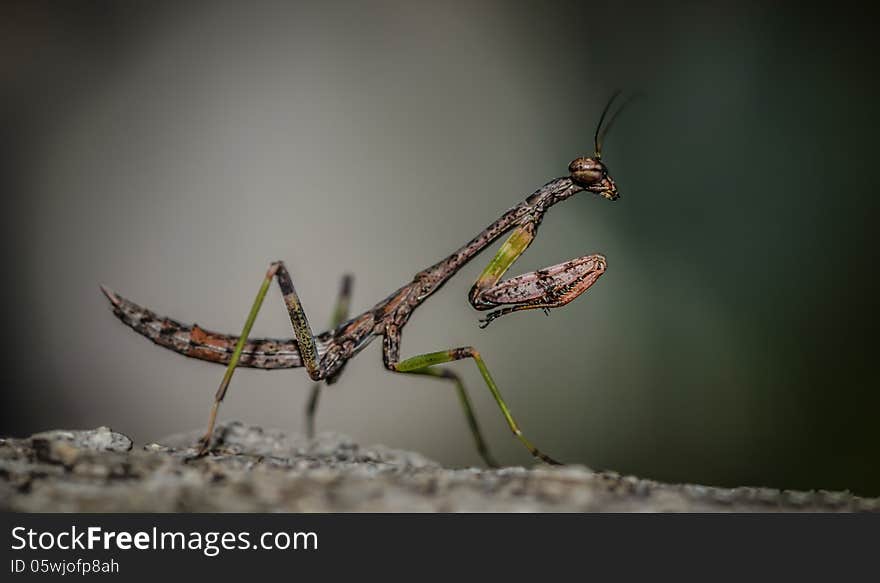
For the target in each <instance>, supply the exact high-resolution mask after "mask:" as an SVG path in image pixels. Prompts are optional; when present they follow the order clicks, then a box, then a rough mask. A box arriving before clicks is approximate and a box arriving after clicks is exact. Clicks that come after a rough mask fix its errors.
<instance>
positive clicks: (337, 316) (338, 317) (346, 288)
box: [306, 274, 354, 438]
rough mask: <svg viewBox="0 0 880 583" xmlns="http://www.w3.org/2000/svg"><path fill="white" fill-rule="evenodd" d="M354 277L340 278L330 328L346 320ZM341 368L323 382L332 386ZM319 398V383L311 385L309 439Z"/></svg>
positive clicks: (307, 432)
mask: <svg viewBox="0 0 880 583" xmlns="http://www.w3.org/2000/svg"><path fill="white" fill-rule="evenodd" d="M353 281H354V277H353V276H352V275H351V274H345V275H343V276H342V284H341V285H340V286H339V296H337V298H336V307H335V308H334V309H333V316H332V317H331V318H330V328H331V329H332V328H336V327H337V326H339V325H340V324H342V323H343V322H345V321H346V320H347V319H348V312H349V307H350V306H351V285H352V282H353ZM344 367H345V365H343V366H341V367H340V368H339V369H338V370H337V371H336V372H334V373H333V374H332V375H330V376H328V377H327V378H326V379H325V380H324V382H326V383H327V384H328V385H332V384H333V383H335V382H336V380H337V379H338V378H339V375H340V374H341V373H342V369H343V368H344ZM320 398H321V383H315V384H313V385H312V390H311V392H310V393H309V400H308V404H307V405H306V435H308V437H309V438H312V437H314V436H315V414H316V413H317V411H318V401H319V400H320Z"/></svg>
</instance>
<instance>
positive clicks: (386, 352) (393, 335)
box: [382, 326, 498, 468]
mask: <svg viewBox="0 0 880 583" xmlns="http://www.w3.org/2000/svg"><path fill="white" fill-rule="evenodd" d="M383 345H384V346H383V351H382V354H383V357H384V360H385V367H386V368H387V369H388V370H391V371H394V372H401V373H408V374H420V375H427V376H433V377H436V378H440V379H445V380H448V381H452V383H453V384H454V385H455V389H456V391H457V392H458V399H459V401H460V402H461V407H462V409H463V410H464V415H465V417H466V418H467V422H468V427H470V429H471V434H473V436H474V443H475V444H476V446H477V452H478V453H479V454H480V457H482V458H483V461H484V462H486V465H487V466H489V467H492V468H495V467H498V463H497V462H496V461H495V459H494V458H493V457H492V454H490V453H489V447H488V446H487V445H486V440H485V439H483V432H482V431H480V424H479V423H478V422H477V416H476V414H475V413H474V407H473V405H472V404H471V398H470V396H469V395H468V391H467V389H466V388H465V386H464V383H463V382H462V381H461V378H460V377H459V376H458V375H457V374H456V373H455V372H454V371H451V370H448V369H436V368H428V367H418V366H416V367H414V368H410V369H408V370H402V369H401V368H400V365H401V364H403V363H401V362H398V360H399V359H398V354H399V352H400V330H399V329H398V327H397V326H389V327H388V328H387V329H386V330H385V336H384V342H383ZM416 358H417V357H416ZM411 360H412V359H407V360H406V361H404V362H409V361H411Z"/></svg>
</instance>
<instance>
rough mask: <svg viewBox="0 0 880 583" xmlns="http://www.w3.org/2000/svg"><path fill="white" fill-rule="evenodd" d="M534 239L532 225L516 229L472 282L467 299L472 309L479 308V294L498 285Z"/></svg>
mask: <svg viewBox="0 0 880 583" xmlns="http://www.w3.org/2000/svg"><path fill="white" fill-rule="evenodd" d="M534 239H535V226H534V224H532V223H528V224H526V225H523V226H520V227H517V228H516V229H514V230H513V232H512V233H511V234H510V236H509V237H508V238H507V240H506V241H504V243H502V244H501V247H500V248H499V249H498V253H496V254H495V257H493V258H492V261H490V262H489V265H487V266H486V269H484V270H483V273H481V274H480V277H478V278H477V281H476V282H474V285H473V287H471V291H470V293H469V294H468V299H469V300H470V302H471V304H472V305H473V306H474V307H479V306H480V294H482V293H483V292H484V291H486V290H487V289H489V288H490V287H492V286H494V285H495V284H496V283H498V280H500V279H501V278H502V277H503V276H504V274H505V273H506V272H507V270H508V269H510V266H511V265H513V263H514V262H515V261H516V260H517V259H519V256H520V255H522V254H523V252H525V250H526V249H527V248H528V247H529V245H531V244H532V241H533V240H534Z"/></svg>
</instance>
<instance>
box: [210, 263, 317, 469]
mask: <svg viewBox="0 0 880 583" xmlns="http://www.w3.org/2000/svg"><path fill="white" fill-rule="evenodd" d="M276 277H277V278H278V285H279V287H280V288H281V293H282V294H283V295H284V304H285V305H286V306H287V312H288V314H289V315H290V323H291V324H292V325H293V333H294V335H295V336H296V340H297V344H298V346H299V352H300V356H301V357H302V361H303V364H304V365H305V367H306V370H307V371H308V373H309V376H310V377H311V378H312V379H313V380H316V381H319V380H322V379H323V378H324V374H323V371H322V370H321V366H320V363H319V362H318V349H317V346H316V344H315V337H314V335H313V334H312V329H311V327H310V326H309V321H308V319H307V318H306V314H305V312H304V311H303V309H302V304H301V303H300V301H299V296H298V295H297V294H296V290H295V289H294V287H293V281H292V280H291V279H290V274H289V273H288V272H287V268H286V267H285V266H284V262H283V261H276V262H274V263H272V264H271V265H270V266H269V270H268V271H267V272H266V276H265V278H264V279H263V283H262V284H261V285H260V289H259V290H258V291H257V297H256V298H255V299H254V303H253V305H252V306H251V311H250V312H249V313H248V316H247V319H246V320H245V323H244V328H242V331H241V336H239V338H238V342H237V343H236V345H235V349H234V350H233V352H232V357H231V359H230V361H229V364H228V365H227V367H226V372H225V374H224V375H223V380H221V381H220V386H219V387H218V388H217V393H216V394H215V395H214V405H213V406H212V407H211V414H210V417H209V418H208V429H207V431H205V435H204V436H203V437H202V439H201V440H200V442H199V443H200V447H199V455H204V454H205V453H207V451H208V446H209V445H210V443H211V435H212V434H213V433H214V424H215V422H216V421H217V412H218V411H219V409H220V403H221V402H222V401H223V398H224V397H225V396H226V391H227V390H228V389H229V383H230V382H231V381H232V375H233V374H234V373H235V367H236V366H238V361H239V359H240V358H241V352H242V350H243V349H244V345H245V343H247V339H248V335H249V334H250V333H251V328H252V327H253V325H254V321H255V320H256V319H257V314H258V313H259V311H260V307H262V305H263V300H264V299H265V297H266V292H267V291H269V285H270V284H271V283H272V279H273V278H276Z"/></svg>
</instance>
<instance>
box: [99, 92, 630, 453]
mask: <svg viewBox="0 0 880 583" xmlns="http://www.w3.org/2000/svg"><path fill="white" fill-rule="evenodd" d="M618 94H619V92H617V93H615V94H614V95H613V96H612V97H611V99H610V100H609V101H608V103H607V105H606V106H605V109H604V110H603V111H602V115H601V116H600V118H599V123H598V124H597V126H596V132H595V135H594V138H593V144H594V147H595V151H594V155H593V156H591V157H587V156H582V157H578V158H575V159H574V160H572V162H571V163H570V164H569V166H568V171H569V174H568V176H563V177H560V178H556V179H554V180H551V181H550V182H548V183H547V184H545V185H544V186H542V187H541V188H539V189H538V190H536V191H535V192H534V193H533V194H531V195H530V196H529V197H528V198H526V199H525V200H524V201H522V202H521V203H519V204H518V205H516V206H514V207H513V208H511V209H509V210H508V211H507V212H505V213H504V214H502V215H501V216H500V217H499V218H498V219H496V220H495V221H494V222H493V223H492V224H490V225H489V226H488V227H486V228H485V229H484V230H483V231H481V232H480V233H478V234H477V235H476V236H475V237H474V238H473V239H471V240H470V241H469V242H467V243H466V244H465V245H464V246H462V247H461V248H459V249H457V250H456V251H454V252H453V253H452V254H451V255H449V256H448V257H446V258H445V259H442V260H441V261H439V262H437V263H435V264H434V265H431V266H430V267H428V268H427V269H424V270H422V271H420V272H418V273H416V274H415V275H414V276H413V278H412V280H411V281H410V282H409V283H407V284H405V285H403V286H402V287H400V288H398V289H397V290H396V291H394V292H393V293H391V294H390V295H389V296H388V297H386V298H385V299H383V300H382V301H380V302H379V303H377V304H376V305H375V306H373V307H372V308H370V309H369V310H367V311H365V312H363V313H362V314H359V315H357V316H354V317H349V314H348V312H349V304H350V296H351V287H352V278H351V276H345V277H344V278H343V281H342V286H341V289H340V293H339V300H338V303H337V307H336V310H335V311H334V315H333V318H332V321H331V326H330V329H329V330H327V331H326V332H323V333H321V334H318V335H315V334H314V333H313V332H312V327H311V326H310V325H309V321H308V318H307V317H306V312H305V310H304V309H303V307H302V303H301V302H300V299H299V296H298V295H297V293H296V290H295V288H294V286H293V280H292V278H291V276H290V273H289V272H288V270H287V267H286V266H285V264H284V262H283V261H275V262H273V263H271V264H270V265H269V269H268V271H267V272H266V275H265V277H264V278H263V281H262V283H261V285H260V288H259V290H258V292H257V295H256V298H255V299H254V302H253V305H252V306H251V310H250V312H249V313H248V315H247V319H246V320H245V324H244V327H243V329H242V331H241V334H240V335H239V336H237V337H236V336H232V335H226V334H220V333H217V332H211V331H209V330H206V329H204V328H201V327H200V326H198V325H197V324H192V325H188V324H182V323H180V322H178V321H176V320H172V319H171V318H167V317H163V316H159V315H157V314H155V313H154V312H152V311H150V310H148V309H146V308H144V307H141V306H139V305H137V304H135V303H134V302H132V301H130V300H128V299H126V298H124V297H122V296H121V295H119V294H117V293H115V292H114V291H112V290H110V289H109V288H107V287H105V286H101V290H102V291H103V292H104V295H106V296H107V299H108V300H110V303H111V304H112V308H113V313H114V314H115V315H116V316H117V317H118V318H119V319H120V320H121V321H122V322H123V323H125V324H126V325H128V326H130V327H131V328H132V329H134V330H135V331H136V332H139V333H140V334H142V335H144V336H146V337H147V338H149V339H150V340H152V341H153V342H154V343H155V344H158V345H159V346H162V347H163V348H167V349H170V350H173V351H175V352H178V353H180V354H183V355H184V356H188V357H191V358H196V359H201V360H206V361H209V362H214V363H218V364H225V365H226V372H225V374H224V375H223V378H222V380H221V382H220V386H219V388H218V389H217V392H216V394H215V396H214V403H213V405H212V407H211V411H210V415H209V419H208V427H207V430H206V432H205V434H204V436H203V437H202V438H201V439H200V440H199V443H198V447H199V450H198V454H199V455H205V454H207V453H208V452H209V451H210V446H211V438H212V435H213V432H214V425H215V422H216V420H217V413H218V411H219V409H220V404H221V403H222V401H223V399H224V397H225V396H226V393H227V391H228V390H229V385H230V382H231V381H232V375H233V374H234V373H235V369H236V368H237V367H240V366H243V367H251V368H259V369H270V370H275V369H287V368H299V367H305V369H306V372H307V373H308V375H309V377H310V378H311V379H312V380H313V381H315V383H316V384H315V385H313V387H312V391H311V395H310V397H309V400H308V406H307V410H306V411H307V412H306V422H307V428H308V432H309V434H310V435H311V434H312V433H313V432H314V416H315V412H316V408H317V403H318V399H319V395H320V390H321V384H320V383H322V382H323V383H326V384H328V385H329V384H332V383H334V382H336V381H337V380H338V379H339V377H340V375H341V374H342V372H343V369H344V367H345V365H346V363H347V362H348V361H349V360H351V359H352V358H354V357H355V356H356V355H357V354H358V353H359V352H360V351H361V350H363V349H364V348H365V347H366V346H367V345H368V344H369V343H370V342H372V341H373V340H375V339H376V338H379V337H381V338H382V359H383V363H384V365H385V368H386V369H388V370H389V371H391V372H395V373H404V374H416V375H426V376H433V377H436V378H439V379H443V380H446V381H448V382H450V383H452V384H453V385H454V387H455V388H456V390H457V393H458V397H459V400H460V401H461V406H462V408H463V410H464V413H465V417H466V419H467V422H468V425H469V427H470V430H471V433H472V434H473V438H474V441H475V444H476V448H477V451H478V452H479V454H480V456H481V457H482V459H483V460H484V461H485V463H486V464H487V465H488V466H490V467H496V466H497V465H498V464H497V463H496V462H495V460H494V459H493V457H492V455H491V454H490V452H489V449H488V446H487V444H486V440H485V439H484V438H483V434H482V432H481V430H480V426H479V424H478V423H477V418H476V416H475V414H474V410H473V406H472V404H471V399H470V396H469V393H468V391H467V389H466V388H465V386H464V384H463V383H462V380H461V378H460V377H459V375H458V374H457V373H455V372H454V371H452V370H449V369H448V368H445V367H444V368H439V367H438V365H442V364H446V363H451V362H454V361H458V360H464V359H471V360H473V361H474V363H475V364H476V366H477V368H478V369H479V372H480V375H481V376H482V378H483V381H484V382H485V383H486V386H487V387H488V389H489V391H490V392H491V394H492V397H493V398H494V400H495V402H496V403H497V405H498V407H499V409H500V410H501V413H502V415H503V416H504V418H505V420H506V421H507V425H508V427H509V428H510V430H511V432H513V434H514V436H515V437H516V438H517V439H518V440H519V441H520V442H522V444H523V445H524V446H525V447H526V449H528V451H529V452H530V453H531V454H532V455H533V456H534V457H535V458H537V459H539V460H541V461H543V462H546V463H549V464H554V465H558V464H559V462H557V461H556V460H555V459H553V458H552V457H550V456H549V455H547V454H545V453H544V452H542V451H541V450H539V449H538V448H537V447H535V446H534V445H533V444H532V442H531V441H530V440H529V439H527V438H526V436H525V435H524V434H523V432H522V430H521V429H520V427H519V424H518V423H517V422H516V420H515V419H514V417H513V414H512V413H511V410H510V408H509V407H508V406H507V404H506V403H505V401H504V398H503V397H502V395H501V392H500V390H499V388H498V385H497V384H496V382H495V380H494V379H493V378H492V375H491V373H490V372H489V369H488V367H487V366H486V362H485V361H484V359H483V356H482V355H481V354H480V352H479V351H478V350H477V349H476V348H474V347H473V346H462V347H457V348H449V349H446V350H440V351H437V352H429V353H426V354H420V355H417V356H411V357H408V358H401V356H400V342H401V332H402V330H403V327H404V326H405V325H406V323H407V322H408V321H409V318H410V317H411V316H412V313H413V311H414V310H415V309H416V308H418V307H419V306H420V305H421V304H422V303H424V302H425V301H426V300H427V299H428V298H430V297H431V295H432V294H433V293H434V292H436V291H437V290H438V289H440V288H441V287H442V286H443V285H444V284H445V283H446V282H447V281H448V280H449V279H450V278H452V277H453V276H454V275H455V274H456V273H457V272H458V271H459V270H460V269H461V268H462V267H463V266H464V265H465V264H466V263H468V262H469V261H471V260H472V259H473V258H474V257H476V256H477V254H479V253H480V252H481V251H483V250H484V249H485V248H486V247H488V246H489V245H491V244H492V243H493V242H494V241H495V240H496V239H498V238H500V237H501V236H502V235H504V234H505V233H508V232H510V235H509V236H508V238H507V239H506V240H505V241H504V243H503V244H502V245H501V247H500V248H499V249H498V251H497V253H496V254H495V256H494V257H493V258H492V260H491V261H490V262H489V264H488V265H487V266H486V268H485V269H484V270H483V272H482V273H481V274H480V276H479V277H478V278H477V281H476V282H475V283H474V285H473V287H472V288H471V290H470V292H469V294H468V301H469V302H470V304H471V306H473V307H474V308H475V309H477V310H483V311H485V310H493V311H491V312H490V313H489V314H488V315H487V316H486V317H485V318H484V319H483V320H481V321H480V327H481V328H485V327H486V326H488V325H489V324H490V323H491V322H492V321H494V320H495V319H496V318H499V317H501V316H504V315H507V314H511V313H513V312H519V311H524V310H536V309H540V310H544V311H545V312H548V311H549V310H551V309H555V308H560V307H562V306H564V305H566V304H568V303H569V302H571V301H572V300H574V299H575V298H577V297H578V296H580V295H581V294H583V293H584V292H585V291H587V290H588V289H589V288H590V287H591V286H592V285H593V284H595V283H596V281H597V280H598V279H599V277H601V276H602V274H604V273H605V270H606V268H607V261H606V259H605V257H604V256H603V255H600V254H593V255H585V256H583V257H578V258H575V259H572V260H570V261H566V262H563V263H559V264H557V265H553V266H551V267H546V268H543V269H539V270H537V271H532V272H529V273H524V274H522V275H519V276H516V277H511V278H509V279H505V280H502V279H501V278H502V277H503V276H504V275H505V273H506V272H507V270H508V269H509V268H510V266H511V265H512V264H513V263H514V262H515V261H516V260H517V259H518V258H519V257H520V255H522V253H523V252H524V251H525V250H526V249H527V248H528V247H529V245H530V244H531V243H532V241H534V239H535V237H536V236H537V233H538V227H539V226H540V224H541V221H542V219H543V217H544V214H545V213H546V212H547V211H548V210H549V209H550V207H552V206H554V205H556V204H558V203H560V202H562V201H564V200H567V199H569V198H571V197H572V196H573V195H575V194H577V193H579V192H582V191H585V192H591V193H593V194H595V195H598V196H599V197H601V198H604V199H607V200H612V201H613V200H616V199H617V198H618V196H619V195H618V192H617V185H616V184H615V182H614V180H613V179H612V178H611V176H610V174H609V173H608V168H607V167H606V166H605V164H604V163H603V162H602V161H601V158H602V149H601V146H602V141H603V139H604V137H605V135H606V134H607V132H608V129H609V128H610V126H611V124H612V122H613V121H614V118H615V117H616V115H617V114H618V113H620V111H621V109H623V106H621V107H620V108H618V109H617V112H616V113H615V114H614V116H612V117H611V118H610V119H609V122H608V124H606V125H605V126H604V127H603V122H604V120H605V118H606V115H607V113H608V111H609V109H610V107H611V105H612V103H613V102H614V100H615V98H616V97H617V96H618ZM624 105H625V104H624ZM273 279H275V280H277V281H278V285H279V287H280V288H281V293H282V295H283V297H284V304H285V306H286V307H287V311H288V314H289V315H290V323H291V325H292V327H293V333H294V338H289V339H271V338H259V339H256V338H250V332H251V328H252V327H253V324H254V321H255V320H256V317H257V314H258V312H259V311H260V307H261V306H262V304H263V300H264V298H265V296H266V292H267V291H268V289H269V286H270V285H271V283H272V280H273Z"/></svg>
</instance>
